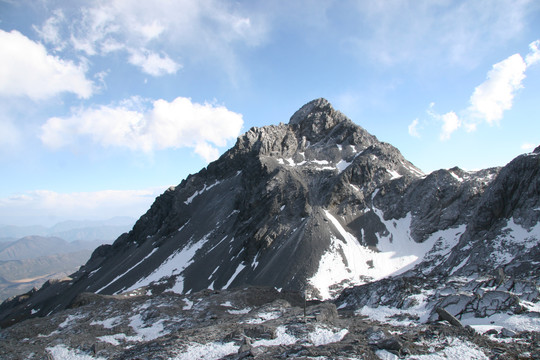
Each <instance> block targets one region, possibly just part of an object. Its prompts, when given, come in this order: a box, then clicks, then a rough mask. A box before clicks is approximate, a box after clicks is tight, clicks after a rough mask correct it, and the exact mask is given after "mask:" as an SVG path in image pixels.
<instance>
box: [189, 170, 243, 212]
mask: <svg viewBox="0 0 540 360" xmlns="http://www.w3.org/2000/svg"><path fill="white" fill-rule="evenodd" d="M237 175H238V174H237ZM220 183H221V181H216V182H215V183H213V184H212V185H210V186H207V185H206V184H204V186H203V188H202V189H201V190H197V191H195V192H194V193H193V195H191V196H190V197H188V198H187V200H186V201H184V204H186V205H189V204H191V202H192V201H193V199H195V198H196V197H197V196H199V195H201V194H202V193H204V192H205V191H208V190H210V189H211V188H213V187H214V186H216V185H219V184H220Z"/></svg>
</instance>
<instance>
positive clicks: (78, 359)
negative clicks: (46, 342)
mask: <svg viewBox="0 0 540 360" xmlns="http://www.w3.org/2000/svg"><path fill="white" fill-rule="evenodd" d="M45 350H47V351H48V352H49V354H51V356H52V358H53V359H54V360H106V359H105V358H103V357H94V356H90V355H87V354H84V353H82V352H80V351H77V350H73V349H69V348H68V347H66V345H64V344H59V345H55V346H53V347H48V348H46V349H45Z"/></svg>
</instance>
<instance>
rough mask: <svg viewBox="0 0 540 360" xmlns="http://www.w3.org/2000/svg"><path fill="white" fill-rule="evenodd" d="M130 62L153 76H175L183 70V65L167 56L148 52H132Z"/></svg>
mask: <svg viewBox="0 0 540 360" xmlns="http://www.w3.org/2000/svg"><path fill="white" fill-rule="evenodd" d="M129 62H130V63H131V64H133V65H136V66H139V67H140V68H141V69H142V70H143V72H145V73H147V74H149V75H153V76H161V75H165V74H174V73H176V71H178V69H180V68H181V65H179V64H177V63H176V62H174V61H173V60H172V59H171V58H170V57H168V56H167V55H159V54H156V53H153V52H151V51H148V50H143V51H137V50H136V51H132V53H131V56H130V57H129Z"/></svg>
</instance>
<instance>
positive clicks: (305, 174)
mask: <svg viewBox="0 0 540 360" xmlns="http://www.w3.org/2000/svg"><path fill="white" fill-rule="evenodd" d="M539 168H540V151H536V152H534V153H531V154H528V155H523V156H521V157H518V158H516V159H515V160H514V161H512V162H511V163H510V164H508V165H507V166H506V167H504V168H502V169H499V168H493V169H486V170H481V171H477V172H466V171H463V170H461V169H459V168H453V169H449V170H439V171H435V172H433V173H431V174H429V175H425V174H423V173H422V172H421V171H420V170H419V169H418V168H416V167H415V166H414V165H413V164H411V163H410V162H409V161H407V160H406V159H405V158H404V157H403V156H402V155H401V153H400V152H399V151H398V150H397V149H396V148H395V147H393V146H391V145H389V144H386V143H382V142H380V141H378V140H377V139H376V138H375V137H374V136H372V135H370V134H369V133H368V132H367V131H366V130H364V129H363V128H361V127H360V126H358V125H356V124H355V123H353V122H352V121H351V120H349V119H348V118H347V117H346V116H345V115H343V114H342V113H340V112H339V111H336V110H334V109H333V108H332V106H331V105H330V103H328V102H327V101H326V100H324V99H317V100H314V101H312V102H310V103H308V104H306V105H304V106H303V107H302V108H301V109H300V110H298V111H297V112H296V113H295V114H294V115H293V116H292V117H291V119H290V121H289V123H288V124H280V125H273V126H266V127H263V128H252V129H250V130H249V131H248V132H246V133H245V134H244V135H242V136H241V137H239V138H238V140H237V142H236V145H235V146H234V147H233V148H231V149H230V150H229V151H227V152H226V153H225V154H223V155H222V156H221V158H220V159H218V160H217V161H215V162H213V163H211V164H209V165H208V167H207V168H205V169H203V170H201V171H200V172H199V173H197V174H195V175H190V176H189V177H188V178H187V179H185V180H184V181H182V183H180V184H179V185H178V186H176V187H174V188H173V187H171V188H170V189H168V190H167V191H166V192H165V193H164V194H162V195H161V196H159V197H158V198H157V199H156V201H155V202H154V204H153V205H152V207H151V208H150V209H149V210H148V212H147V213H146V214H145V215H143V216H142V217H141V218H140V219H139V220H138V221H137V223H136V224H135V226H134V227H133V230H132V231H130V232H129V233H127V234H124V235H122V236H120V237H119V238H118V239H117V240H116V241H115V243H114V244H113V245H105V246H102V247H100V248H98V249H96V251H95V252H94V254H93V256H92V258H91V259H90V260H89V261H88V263H87V264H86V265H85V266H83V267H82V268H81V269H80V270H79V271H78V272H76V273H75V274H73V275H72V276H71V279H70V280H68V281H64V282H60V283H55V284H49V285H47V286H45V287H44V288H42V289H40V290H39V291H36V292H32V293H29V294H26V295H23V296H21V297H18V298H15V299H13V300H11V301H8V302H5V303H4V304H2V305H1V306H0V319H1V321H2V325H3V326H6V325H8V324H11V323H14V322H17V321H19V320H21V319H24V318H27V317H31V316H44V315H47V314H49V313H51V312H56V311H58V310H60V309H63V308H66V307H67V306H69V304H70V303H71V302H72V301H73V299H74V298H75V297H76V296H77V295H78V294H80V293H82V292H95V293H99V294H119V293H122V292H127V291H135V290H136V289H138V288H141V287H146V289H152V291H154V292H162V291H165V290H169V291H174V292H177V293H184V294H185V293H192V292H196V291H200V290H203V289H208V288H209V289H226V288H233V287H239V286H246V285H257V286H271V287H276V288H278V289H284V290H295V291H302V292H306V293H307V294H308V296H309V297H311V298H318V299H328V298H333V297H336V296H338V295H339V293H340V292H341V290H342V289H344V288H346V287H351V286H360V285H363V284H368V283H369V284H368V285H364V286H372V287H373V286H377V285H374V284H377V283H378V282H376V281H377V280H379V279H382V278H386V277H388V276H394V279H403V278H404V277H409V278H412V277H415V278H419V279H425V281H424V280H422V281H424V283H425V284H431V285H429V286H435V285H434V284H433V283H432V282H433V281H435V280H433V279H438V280H437V281H439V282H440V284H442V283H444V282H445V281H447V280H448V279H449V278H450V277H451V276H457V275H464V276H469V277H471V276H481V275H482V276H483V275H485V274H491V273H493V274H498V272H500V270H499V269H503V270H502V271H503V272H504V273H505V274H506V275H512V276H521V274H525V273H526V274H527V275H526V276H527V281H536V282H537V281H538V275H536V274H537V273H538V271H537V270H538V264H539V262H540V257H539V254H538V250H537V248H538V246H536V245H537V244H538V239H539V238H540V226H539V225H538V220H539V216H540V211H539V210H538V209H539V208H540V204H539V194H540V175H539ZM395 281H398V282H399V281H402V280H395ZM422 281H420V282H419V283H422ZM380 284H387V282H380ZM381 286H382V285H381ZM398 288H399V286H398ZM418 288H419V289H421V286H420V285H419V287H418ZM354 291H355V290H350V291H349V292H348V293H346V295H343V296H342V298H340V299H342V300H341V301H342V303H341V304H342V305H344V306H345V305H346V304H347V301H348V303H350V304H352V303H355V304H361V303H362V301H361V300H360V299H359V298H358V296H357V294H356V295H355V293H354ZM358 291H360V290H358ZM403 291H404V290H403ZM403 294H404V293H403V292H400V291H397V290H396V291H395V292H394V293H392V295H391V296H390V297H395V299H398V298H399V297H400V296H401V297H402V298H403ZM344 296H347V297H348V300H346V299H345V297H344ZM355 299H356V300H355ZM437 299H438V300H437V301H440V300H441V299H442V298H440V299H439V298H437ZM370 301H371V300H370ZM389 301H390V300H389ZM396 301H397V300H396ZM364 303H365V302H364Z"/></svg>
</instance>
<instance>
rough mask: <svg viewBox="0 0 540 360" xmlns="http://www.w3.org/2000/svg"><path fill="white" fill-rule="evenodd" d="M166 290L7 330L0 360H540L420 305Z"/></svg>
mask: <svg viewBox="0 0 540 360" xmlns="http://www.w3.org/2000/svg"><path fill="white" fill-rule="evenodd" d="M159 291H160V290H159V288H157V287H154V288H142V289H139V290H137V291H135V292H131V293H126V294H123V295H115V296H105V295H96V294H91V293H85V294H82V295H80V296H79V297H78V298H77V299H76V301H75V302H74V303H73V304H72V307H71V308H70V309H66V310H63V311H61V312H58V313H56V314H53V315H51V316H49V317H47V318H35V319H30V320H27V321H24V322H21V323H18V324H16V325H14V326H11V327H9V328H7V329H4V330H1V331H0V341H1V346H0V358H2V359H57V360H58V359H75V360H83V359H85V360H86V359H118V360H119V359H190V360H192V359H221V358H223V359H250V358H254V359H276V358H289V357H292V358H301V359H398V358H399V359H538V358H540V345H539V344H540V333H538V332H531V331H513V330H511V329H507V328H502V329H491V330H489V331H486V329H487V327H475V328H473V327H471V326H463V325H462V324H461V322H460V321H459V320H457V319H456V318H454V317H452V316H449V317H448V314H447V313H444V312H442V313H441V314H439V315H437V316H434V317H433V320H431V321H428V322H427V323H424V324H422V323H420V322H419V321H417V320H418V316H417V315H416V314H415V313H414V309H417V307H416V308H415V307H414V306H412V307H410V308H411V312H410V313H409V312H407V311H406V310H401V311H395V312H394V313H392V314H391V313H389V311H388V309H389V308H387V307H381V308H380V309H378V308H376V307H373V308H370V307H367V306H362V307H361V308H358V307H356V308H355V307H352V306H350V305H349V306H345V305H344V303H343V299H341V303H340V301H339V300H338V301H337V302H330V301H326V302H318V301H308V302H307V303H305V302H304V299H303V297H302V295H301V294H299V293H295V292H280V291H278V290H276V289H274V288H257V287H251V288H245V289H234V290H222V291H219V290H204V291H201V292H198V293H194V294H188V295H180V294H175V293H172V292H163V293H159ZM336 305H337V307H336ZM417 305H418V304H417ZM438 311H440V309H439V308H437V309H435V310H432V311H431V312H432V314H436V313H437V312H438ZM365 314H367V315H365ZM375 318H378V319H379V320H381V321H377V320H374V319H375ZM415 319H416V320H415ZM484 331H486V332H485V333H484V334H481V332H484Z"/></svg>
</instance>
